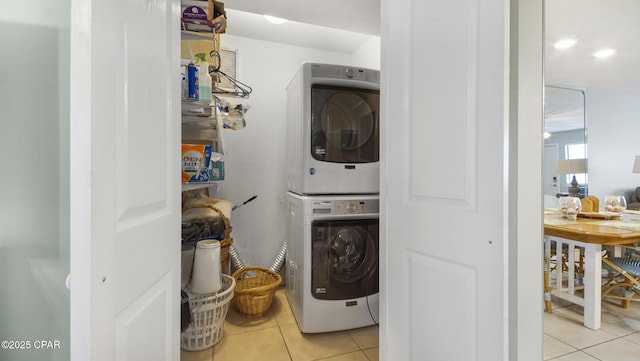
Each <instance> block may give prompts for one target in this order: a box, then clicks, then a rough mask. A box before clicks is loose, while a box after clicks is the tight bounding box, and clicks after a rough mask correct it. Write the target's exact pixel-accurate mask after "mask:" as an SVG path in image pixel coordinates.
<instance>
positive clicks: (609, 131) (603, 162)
mask: <svg viewBox="0 0 640 361" xmlns="http://www.w3.org/2000/svg"><path fill="white" fill-rule="evenodd" d="M587 133H588V135H587V142H588V147H589V150H588V151H589V194H591V195H594V196H596V197H598V198H600V199H602V198H603V197H604V196H606V195H607V194H624V195H627V200H628V199H629V198H628V196H629V193H630V192H632V191H633V190H635V188H636V187H637V186H640V174H634V173H632V172H631V170H632V168H633V161H634V158H635V156H636V155H640V97H635V96H630V95H626V94H620V93H611V92H607V91H602V90H597V89H589V90H587Z"/></svg>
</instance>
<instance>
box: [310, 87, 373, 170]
mask: <svg viewBox="0 0 640 361" xmlns="http://www.w3.org/2000/svg"><path fill="white" fill-rule="evenodd" d="M311 94H312V109H311V111H312V122H311V143H312V144H311V153H312V155H313V157H314V158H315V159H316V160H320V161H326V162H337V163H368V162H376V161H378V158H379V151H378V149H379V146H378V144H379V138H380V136H379V130H378V129H379V124H378V108H379V100H380V93H379V92H378V91H374V90H366V89H355V88H344V87H342V88H340V87H327V86H316V87H314V88H312V92H311Z"/></svg>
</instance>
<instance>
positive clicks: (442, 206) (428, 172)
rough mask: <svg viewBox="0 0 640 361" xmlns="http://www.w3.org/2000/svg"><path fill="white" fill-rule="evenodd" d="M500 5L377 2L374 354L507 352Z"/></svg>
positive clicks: (450, 356)
mask: <svg viewBox="0 0 640 361" xmlns="http://www.w3.org/2000/svg"><path fill="white" fill-rule="evenodd" d="M384 3H385V2H384V1H383V4H384ZM391 3H393V4H391ZM507 11H508V7H507V5H506V4H505V2H503V1H492V0H488V1H481V2H477V1H473V0H456V1H440V0H427V1H422V0H406V1H401V2H396V1H394V2H388V6H386V7H383V13H387V14H389V16H388V24H387V25H388V33H386V34H385V33H384V30H383V37H382V38H383V44H384V47H385V50H383V54H386V57H383V67H382V68H383V71H382V80H383V81H382V83H381V84H382V87H381V92H383V93H384V96H383V99H384V100H383V101H382V102H381V104H383V111H382V115H383V129H384V132H383V133H384V136H383V139H384V142H383V145H382V146H383V152H384V156H385V157H386V162H383V165H384V166H383V170H382V172H381V173H382V174H381V176H382V179H383V180H385V181H386V183H385V184H386V186H383V187H381V196H383V197H384V199H385V206H384V207H383V209H384V210H385V211H384V219H381V225H383V226H382V233H381V234H382V235H383V237H384V239H385V242H384V244H385V247H384V251H381V253H382V252H385V253H386V260H385V261H384V262H383V265H384V266H383V267H384V268H383V274H386V280H385V281H384V282H383V283H382V284H383V285H384V289H382V290H381V295H382V296H383V297H384V301H383V304H384V306H383V309H384V311H383V314H384V318H382V319H381V323H380V324H381V325H382V327H383V329H382V331H381V335H382V336H381V337H382V338H383V339H386V341H383V342H384V344H383V346H382V347H381V354H382V359H383V360H444V359H446V360H503V359H506V358H507V356H506V353H505V350H506V349H507V347H506V344H507V340H508V333H507V330H508V327H507V323H508V318H507V317H506V312H505V309H507V304H506V300H507V293H506V288H505V284H506V283H505V282H506V281H505V280H506V273H507V270H506V269H505V259H506V257H507V256H506V252H507V247H506V245H505V244H506V242H507V239H505V237H506V236H505V235H506V232H505V230H506V229H507V219H508V217H507V213H506V208H505V204H506V202H507V199H506V191H505V190H506V189H507V183H506V181H505V180H506V179H508V174H507V173H506V172H507V169H508V167H507V166H506V164H505V160H506V159H507V158H508V157H507V155H508V152H509V148H508V146H507V144H508V142H507V140H506V139H505V134H507V133H506V125H507V119H506V116H507V114H508V112H507V110H508V87H507V85H508V78H507V77H506V72H505V71H504V69H505V68H507V67H508V57H507V55H506V54H507V53H508V51H507V50H508V31H509V29H508V27H507V25H506V24H507V22H506V21H505V19H507V18H508V14H507ZM383 29H384V27H383ZM443 34H446V36H443ZM381 218H382V214H381ZM385 253H382V254H385Z"/></svg>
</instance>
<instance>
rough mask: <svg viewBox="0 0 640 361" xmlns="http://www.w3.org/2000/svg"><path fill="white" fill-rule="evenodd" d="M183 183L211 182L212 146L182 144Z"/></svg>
mask: <svg viewBox="0 0 640 361" xmlns="http://www.w3.org/2000/svg"><path fill="white" fill-rule="evenodd" d="M181 161H182V183H197V182H211V181H213V180H214V179H212V178H213V175H212V172H211V144H182V160H181Z"/></svg>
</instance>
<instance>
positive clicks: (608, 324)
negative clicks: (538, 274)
mask: <svg viewBox="0 0 640 361" xmlns="http://www.w3.org/2000/svg"><path fill="white" fill-rule="evenodd" d="M552 303H553V311H552V313H546V312H545V313H544V360H545V361H546V360H554V361H632V360H633V361H638V360H640V304H639V303H638V302H631V306H630V307H629V308H626V309H625V308H622V307H621V306H620V303H619V302H618V301H615V300H612V299H605V300H603V301H602V326H601V328H600V329H599V330H596V331H594V330H591V329H588V328H586V327H584V325H583V324H582V322H583V317H582V316H583V308H582V307H581V306H576V305H573V304H571V303H569V302H566V301H563V300H558V299H555V298H553V297H552Z"/></svg>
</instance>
